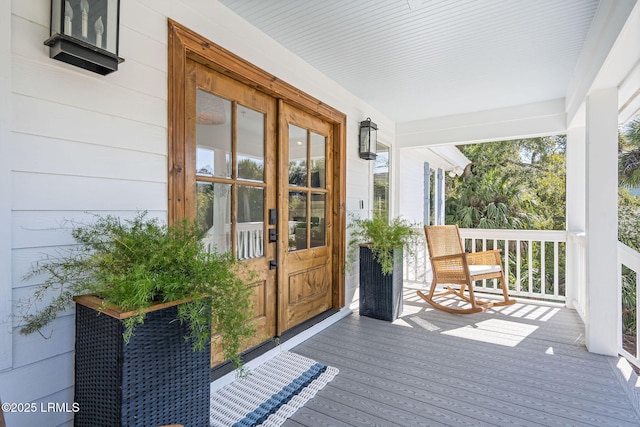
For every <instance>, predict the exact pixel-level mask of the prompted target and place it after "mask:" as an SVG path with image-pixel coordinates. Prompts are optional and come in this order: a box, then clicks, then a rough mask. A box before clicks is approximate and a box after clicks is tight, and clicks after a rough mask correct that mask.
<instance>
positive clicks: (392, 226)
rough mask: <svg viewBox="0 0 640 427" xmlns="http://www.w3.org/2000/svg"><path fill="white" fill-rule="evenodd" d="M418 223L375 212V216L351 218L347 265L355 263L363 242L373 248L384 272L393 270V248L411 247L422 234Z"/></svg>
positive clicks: (374, 256)
mask: <svg viewBox="0 0 640 427" xmlns="http://www.w3.org/2000/svg"><path fill="white" fill-rule="evenodd" d="M417 227H418V224H415V223H411V222H409V221H407V220H405V219H403V218H401V217H395V218H393V219H392V220H391V221H388V220H387V218H386V217H384V216H382V215H379V214H374V215H373V218H371V219H368V218H355V217H352V218H351V222H350V224H349V226H348V228H349V229H350V231H351V237H350V239H349V243H348V249H347V266H351V265H353V263H354V261H355V257H356V251H357V249H358V247H359V246H360V245H361V244H366V245H368V246H369V247H370V248H371V252H372V253H373V258H374V259H375V260H376V261H377V262H378V263H380V266H381V267H382V273H383V274H391V273H392V272H393V250H394V249H395V248H398V247H405V246H407V247H409V248H410V247H411V246H413V245H410V243H415V239H417V238H418V237H419V236H420V233H419V232H418V231H417V229H416V228H417Z"/></svg>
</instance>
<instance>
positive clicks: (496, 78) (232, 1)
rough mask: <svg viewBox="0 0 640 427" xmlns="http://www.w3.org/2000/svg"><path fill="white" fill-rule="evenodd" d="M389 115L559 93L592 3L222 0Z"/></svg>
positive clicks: (504, 103)
mask: <svg viewBox="0 0 640 427" xmlns="http://www.w3.org/2000/svg"><path fill="white" fill-rule="evenodd" d="M220 2H221V3H222V4H224V5H225V6H227V7H229V8H230V9H231V10H232V11H233V12H234V13H236V14H238V15H239V16H241V17H242V18H244V19H246V20H247V21H248V22H250V23H251V24H253V25H254V26H256V27H257V28H259V29H261V30H262V31H263V32H264V33H266V34H267V35H269V36H270V37H272V38H273V39H274V40H276V41H277V42H278V43H280V44H281V45H283V46H284V47H286V48H288V49H289V50H291V51H292V52H294V53H295V54H297V55H298V56H299V57H301V58H302V59H304V60H305V61H307V62H308V63H310V64H311V65H312V66H314V67H315V68H317V69H318V70H320V71H321V72H323V73H324V74H326V75H327V76H329V77H330V78H332V79H333V80H335V81H336V82H337V83H339V84H340V85H342V86H343V87H345V88H346V89H348V90H349V91H351V92H352V93H354V94H355V95H357V96H358V97H360V98H362V99H363V100H365V101H367V102H368V103H369V104H371V105H372V106H373V107H374V108H376V109H377V110H379V111H380V112H381V113H383V114H385V115H387V116H388V117H389V118H390V119H392V120H394V121H396V122H398V123H401V122H407V121H412V120H418V119H424V118H430V117H438V116H444V115H453V114H461V113H468V112H474V111H482V110H489V109H497V108H504V107H510V106H515V105H523V104H529V103H534V102H540V101H545V100H551V99H559V98H564V97H565V95H566V94H567V88H568V86H569V83H570V80H571V77H572V74H573V72H574V69H575V67H576V63H577V61H578V57H579V55H580V52H581V50H582V47H583V44H584V42H585V38H586V37H587V33H588V31H589V28H590V25H591V23H592V21H593V18H594V15H595V13H596V9H597V7H598V4H599V1H598V0H563V1H557V0H520V1H512V0H482V1H478V0H408V1H407V0H352V1H349V2H345V1H337V0H335V1H322V2H318V1H316V0H296V1H292V0H269V1H261V2H258V1H253V0H220Z"/></svg>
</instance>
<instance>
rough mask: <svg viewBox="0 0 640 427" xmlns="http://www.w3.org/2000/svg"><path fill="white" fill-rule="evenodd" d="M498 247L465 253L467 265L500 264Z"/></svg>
mask: <svg viewBox="0 0 640 427" xmlns="http://www.w3.org/2000/svg"><path fill="white" fill-rule="evenodd" d="M500 253H501V251H500V250H499V249H492V250H488V251H482V252H471V253H468V254H467V263H468V264H469V265H501V262H500Z"/></svg>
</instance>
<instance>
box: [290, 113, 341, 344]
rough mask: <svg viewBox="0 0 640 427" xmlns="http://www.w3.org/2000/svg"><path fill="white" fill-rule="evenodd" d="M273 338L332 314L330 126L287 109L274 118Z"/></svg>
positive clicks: (305, 114) (317, 119) (307, 115)
mask: <svg viewBox="0 0 640 427" xmlns="http://www.w3.org/2000/svg"><path fill="white" fill-rule="evenodd" d="M279 117H280V118H279V125H278V126H279V140H280V152H279V159H280V168H279V169H280V170H281V171H288V174H287V175H288V176H287V177H285V178H284V179H281V180H280V184H279V199H278V203H279V207H280V208H279V211H280V221H279V230H280V233H279V235H280V239H279V240H280V247H281V248H282V250H281V251H280V256H279V261H280V268H279V269H278V283H279V286H278V303H279V305H278V333H279V334H280V333H282V332H283V331H285V330H287V329H290V328H292V327H294V326H296V325H298V324H300V323H302V322H304V321H305V320H308V319H310V318H312V317H314V316H315V315H317V314H320V313H322V312H324V311H326V310H328V309H329V308H331V291H332V283H331V282H332V281H331V277H332V270H331V268H332V264H331V247H332V228H333V227H332V221H331V215H329V213H328V209H329V206H331V186H332V182H331V177H332V174H331V165H332V160H333V159H332V155H331V150H328V149H327V148H328V147H330V146H331V138H332V134H331V126H330V124H328V123H327V122H325V121H323V120H321V119H319V118H317V117H314V116H311V115H309V114H307V113H305V112H303V111H301V110H298V109H297V108H295V107H292V106H290V105H288V104H286V103H283V102H281V103H280V113H279Z"/></svg>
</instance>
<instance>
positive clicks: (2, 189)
mask: <svg viewBox="0 0 640 427" xmlns="http://www.w3.org/2000/svg"><path fill="white" fill-rule="evenodd" d="M10 125H11V2H10V1H7V2H0V371H2V370H3V369H6V368H10V367H11V366H12V348H11V346H12V335H11V300H12V299H13V298H12V296H11V293H12V285H11V158H10V156H9V153H10V152H11V150H10V148H11V147H10V137H11V129H10Z"/></svg>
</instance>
